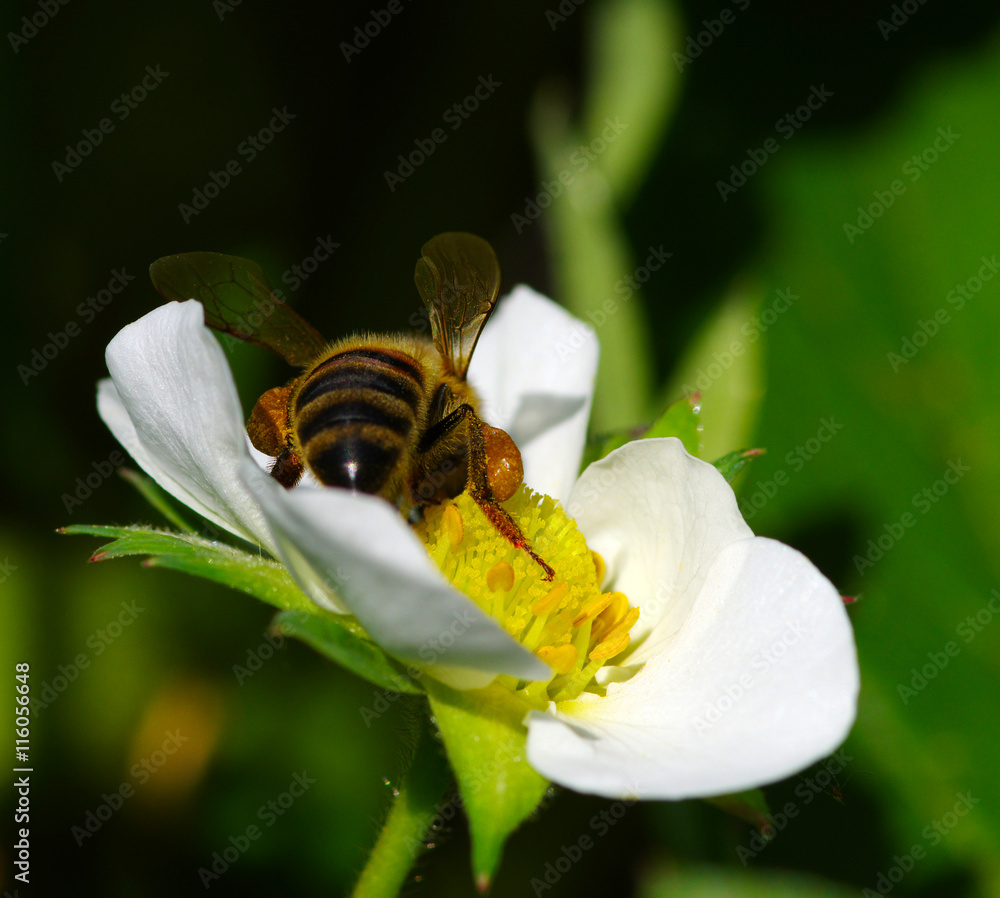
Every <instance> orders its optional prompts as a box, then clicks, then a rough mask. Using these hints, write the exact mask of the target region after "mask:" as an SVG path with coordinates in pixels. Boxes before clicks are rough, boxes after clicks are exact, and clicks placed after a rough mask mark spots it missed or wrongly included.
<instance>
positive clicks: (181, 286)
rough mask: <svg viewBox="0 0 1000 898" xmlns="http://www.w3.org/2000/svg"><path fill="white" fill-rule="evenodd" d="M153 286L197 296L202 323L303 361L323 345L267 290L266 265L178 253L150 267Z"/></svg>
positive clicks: (174, 295)
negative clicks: (264, 267) (201, 311)
mask: <svg viewBox="0 0 1000 898" xmlns="http://www.w3.org/2000/svg"><path fill="white" fill-rule="evenodd" d="M149 276H150V278H152V281H153V286H154V287H156V289H157V290H158V291H159V292H160V294H161V295H162V296H164V297H165V298H166V299H171V300H178V301H184V300H186V299H197V300H198V302H200V303H201V304H202V305H203V306H204V307H205V324H207V325H209V327H214V328H215V329H216V330H220V331H223V332H224V333H227V334H232V335H233V336H234V337H239V338H240V339H241V340H246V341H247V342H248V343H255V344H257V345H258V346H263V347H264V348H265V349H270V350H271V351H272V352H276V353H277V354H278V355H280V356H281V357H282V358H283V359H285V360H286V361H287V362H289V363H290V364H292V365H299V366H303V367H304V366H306V365H308V364H309V363H310V362H311V361H312V360H313V359H315V358H316V356H318V355H319V354H320V353H321V352H322V351H323V350H324V349H325V347H326V341H325V340H324V339H323V337H322V336H321V335H320V333H319V331H317V330H316V329H315V328H314V327H313V326H312V325H311V324H309V323H308V322H307V321H306V320H305V319H303V318H302V317H301V316H300V315H299V314H298V313H297V312H294V311H292V309H291V308H289V307H288V306H287V305H285V303H284V301H283V300H282V299H279V298H278V296H276V295H275V293H274V292H273V291H272V289H271V285H270V284H269V283H268V282H267V277H266V276H265V275H264V270H263V269H262V268H261V267H260V266H259V265H258V264H257V263H256V262H251V261H250V260H249V259H241V258H240V257H239V256H225V255H223V254H222V253H179V254H178V255H175V256H164V257H163V258H162V259H157V260H156V261H155V262H154V263H153V264H152V265H150V266H149Z"/></svg>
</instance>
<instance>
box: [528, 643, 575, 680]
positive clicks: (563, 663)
mask: <svg viewBox="0 0 1000 898" xmlns="http://www.w3.org/2000/svg"><path fill="white" fill-rule="evenodd" d="M535 655H537V656H538V657H539V658H541V660H542V661H544V662H545V663H546V664H548V665H549V667H551V668H552V669H553V670H554V671H555V672H556V673H557V674H568V673H569V672H570V671H571V670H573V668H574V667H576V662H577V659H578V658H579V656H580V655H579V652H577V650H576V646H574V645H573V644H572V643H570V642H567V643H564V644H563V645H543V646H542V647H541V648H538V649H536V650H535Z"/></svg>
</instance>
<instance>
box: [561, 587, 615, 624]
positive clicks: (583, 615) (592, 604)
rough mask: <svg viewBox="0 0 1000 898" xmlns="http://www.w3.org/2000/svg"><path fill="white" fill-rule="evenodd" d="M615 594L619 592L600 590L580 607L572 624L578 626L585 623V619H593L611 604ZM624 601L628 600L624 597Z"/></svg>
mask: <svg viewBox="0 0 1000 898" xmlns="http://www.w3.org/2000/svg"><path fill="white" fill-rule="evenodd" d="M616 595H619V593H614V592H602V593H601V594H600V595H599V596H598V597H597V598H596V599H591V600H590V601H589V602H587V604H586V605H584V606H583V607H582V608H581V609H580V613H579V614H578V615H577V616H576V617H575V618H573V626H574V627H579V626H581V625H582V624H585V623H587V621H589V620H593V619H594V618H595V617H597V615H598V614H600V613H601V612H602V611H603V610H604V609H605V608H607V607H608V605H610V604H611V602H612V601H613V600H614V598H615V596H616ZM626 601H628V600H627V599H626Z"/></svg>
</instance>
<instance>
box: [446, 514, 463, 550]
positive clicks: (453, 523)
mask: <svg viewBox="0 0 1000 898" xmlns="http://www.w3.org/2000/svg"><path fill="white" fill-rule="evenodd" d="M441 526H442V527H443V528H444V532H445V533H446V534H447V535H448V542H449V543H451V547H452V548H453V549H457V548H458V547H459V546H460V545H462V537H463V536H464V534H465V526H464V525H463V523H462V513H461V512H460V511H459V510H458V509H457V508H456V507H455V506H454V505H449V506H448V507H447V508H446V509H445V510H444V514H443V515H441Z"/></svg>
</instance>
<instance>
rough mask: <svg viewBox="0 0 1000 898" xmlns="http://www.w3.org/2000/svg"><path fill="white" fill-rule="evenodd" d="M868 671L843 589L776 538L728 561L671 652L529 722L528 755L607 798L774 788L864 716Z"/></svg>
mask: <svg viewBox="0 0 1000 898" xmlns="http://www.w3.org/2000/svg"><path fill="white" fill-rule="evenodd" d="M858 682H859V677H858V666H857V655H856V652H855V648H854V640H853V634H852V631H851V625H850V623H849V621H848V619H847V613H846V611H845V609H844V606H843V602H842V601H841V599H840V597H839V595H838V593H837V590H836V589H834V587H833V585H832V584H831V583H830V582H829V581H828V580H827V579H826V578H825V577H823V576H822V574H820V573H819V571H817V570H816V568H815V567H813V565H812V564H811V563H810V562H809V560H808V559H806V558H805V557H804V556H802V555H801V554H799V553H798V552H796V551H795V550H794V549H790V548H789V547H788V546H784V545H782V544H781V543H778V542H775V541H773V540H769V539H763V538H754V539H747V540H742V541H740V542H738V543H735V544H733V545H730V546H728V547H727V548H725V549H723V551H722V552H721V553H720V554H719V556H718V558H717V560H716V562H715V564H714V565H713V566H712V569H711V571H709V572H708V576H707V577H706V578H705V582H704V585H703V587H702V590H701V593H700V595H699V596H698V601H697V603H696V604H695V607H694V608H693V609H692V611H691V613H690V615H688V617H687V620H686V622H685V624H684V626H683V628H682V629H681V631H680V632H679V633H678V634H677V636H676V638H675V639H674V641H673V643H672V644H671V645H670V647H669V650H668V651H664V652H662V653H661V654H658V655H656V656H654V657H652V658H649V659H648V660H647V661H646V664H645V666H644V667H643V668H642V670H641V671H640V672H639V673H638V674H636V675H635V676H634V677H633V678H632V679H630V680H629V681H627V682H624V683H612V684H611V685H609V686H608V693H607V696H605V697H603V698H602V697H598V696H590V695H588V696H586V697H581V699H580V700H577V701H575V702H564V703H562V704H561V705H560V706H559V708H558V710H557V711H556V712H554V713H550V714H541V713H539V712H532V714H531V715H530V716H529V719H528V728H529V733H528V759H529V761H530V763H531V765H532V766H533V767H534V768H535V769H536V770H538V771H539V772H540V773H542V774H543V775H545V776H547V777H549V778H550V779H552V780H553V781H554V782H557V783H561V784H563V785H565V786H569V787H570V788H572V789H576V790H577V791H580V792H587V793H594V794H598V795H606V796H626V795H635V796H638V797H642V798H661V799H679V798H690V797H695V796H704V795H719V794H725V793H728V792H734V791H738V790H741V789H747V788H750V787H752V786H758V785H762V784H764V783H768V782H772V781H775V780H778V779H781V778H783V777H786V776H789V775H790V774H792V773H794V772H796V771H798V770H801V769H802V768H804V767H807V766H808V765H809V764H811V763H813V762H814V761H817V760H819V759H820V758H823V757H825V756H826V755H828V754H829V753H830V752H831V751H833V750H834V749H835V748H836V747H837V746H838V745H839V744H840V743H841V742H842V741H843V740H844V738H845V737H846V736H847V733H848V731H849V729H850V727H851V724H852V722H853V720H854V715H855V710H856V702H857V693H858Z"/></svg>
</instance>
